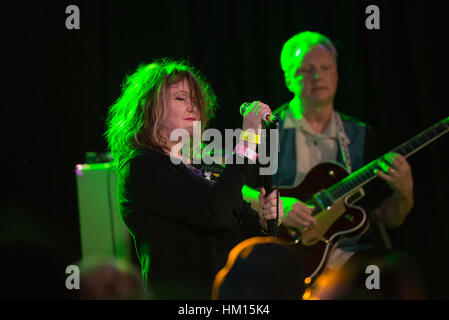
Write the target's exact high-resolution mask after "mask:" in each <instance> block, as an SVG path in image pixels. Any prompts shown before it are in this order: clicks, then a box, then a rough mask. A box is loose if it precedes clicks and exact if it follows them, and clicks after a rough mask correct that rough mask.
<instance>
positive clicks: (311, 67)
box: [287, 45, 338, 103]
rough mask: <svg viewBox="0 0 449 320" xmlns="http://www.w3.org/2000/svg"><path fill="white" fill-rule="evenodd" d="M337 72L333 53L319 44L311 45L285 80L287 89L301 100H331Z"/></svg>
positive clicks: (324, 101)
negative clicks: (299, 63) (288, 78)
mask: <svg viewBox="0 0 449 320" xmlns="http://www.w3.org/2000/svg"><path fill="white" fill-rule="evenodd" d="M337 83H338V72H337V64H336V61H335V58H334V56H333V54H332V53H331V52H330V51H329V50H327V49H326V48H325V47H323V46H321V45H316V46H313V47H312V48H311V49H310V50H309V52H308V53H307V54H306V55H305V56H304V59H303V60H302V63H301V65H300V66H299V67H298V68H297V69H296V71H294V73H293V74H292V75H291V77H290V80H289V81H287V87H288V89H289V90H290V91H291V92H293V93H294V94H295V95H296V96H297V97H299V98H300V99H301V100H303V101H304V100H305V101H308V102H320V103H326V102H332V101H333V99H334V97H335V94H336V92H337Z"/></svg>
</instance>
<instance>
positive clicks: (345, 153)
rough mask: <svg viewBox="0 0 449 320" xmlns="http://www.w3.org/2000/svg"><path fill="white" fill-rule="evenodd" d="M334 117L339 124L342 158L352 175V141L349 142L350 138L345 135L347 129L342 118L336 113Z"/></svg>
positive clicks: (338, 133)
mask: <svg viewBox="0 0 449 320" xmlns="http://www.w3.org/2000/svg"><path fill="white" fill-rule="evenodd" d="M334 116H335V122H336V124H337V139H338V143H339V145H340V151H341V158H342V159H343V163H344V165H345V167H346V170H347V171H348V173H351V172H352V166H351V155H350V154H349V148H348V145H349V144H350V143H351V141H349V138H348V136H347V135H346V133H345V128H344V127H343V120H341V117H340V115H339V114H338V112H334Z"/></svg>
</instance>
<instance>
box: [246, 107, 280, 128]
mask: <svg viewBox="0 0 449 320" xmlns="http://www.w3.org/2000/svg"><path fill="white" fill-rule="evenodd" d="M250 105H251V103H249V102H243V103H242V105H241V106H240V114H241V115H242V116H243V115H244V114H245V112H246V109H247V108H248V107H249V106H250ZM262 119H263V120H264V121H267V122H271V123H275V122H279V119H278V118H276V117H275V116H273V114H271V113H268V112H266V113H264V115H263V117H262Z"/></svg>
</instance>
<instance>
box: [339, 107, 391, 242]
mask: <svg viewBox="0 0 449 320" xmlns="http://www.w3.org/2000/svg"><path fill="white" fill-rule="evenodd" d="M334 114H335V122H336V123H337V138H338V143H339V144H340V150H341V157H342V159H343V163H344V164H345V167H346V170H347V171H348V173H351V172H352V166H351V156H350V154H349V148H348V145H349V144H350V143H351V141H349V138H348V137H347V136H346V133H345V129H344V127H343V120H342V119H341V117H340V115H339V114H338V112H334ZM374 220H375V221H376V223H377V227H378V228H379V232H380V236H381V237H382V240H383V241H384V244H385V247H386V248H387V249H390V248H391V247H392V245H391V240H390V238H389V237H388V233H387V230H386V228H385V225H384V224H383V223H382V222H380V221H378V220H377V219H374Z"/></svg>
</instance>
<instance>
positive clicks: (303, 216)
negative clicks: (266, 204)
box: [282, 197, 317, 231]
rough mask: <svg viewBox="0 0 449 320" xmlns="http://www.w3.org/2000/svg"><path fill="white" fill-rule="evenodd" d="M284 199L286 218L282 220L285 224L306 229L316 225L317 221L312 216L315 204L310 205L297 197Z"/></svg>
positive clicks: (297, 228) (298, 228)
mask: <svg viewBox="0 0 449 320" xmlns="http://www.w3.org/2000/svg"><path fill="white" fill-rule="evenodd" d="M282 200H283V202H284V219H283V221H282V223H283V224H284V226H286V227H288V228H291V229H295V230H299V231H305V230H307V229H308V228H310V227H311V226H313V225H316V223H317V221H316V219H315V218H314V217H313V216H312V212H313V210H314V209H315V207H314V206H308V205H306V204H305V203H303V202H301V201H299V200H298V199H296V198H290V197H282Z"/></svg>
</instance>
